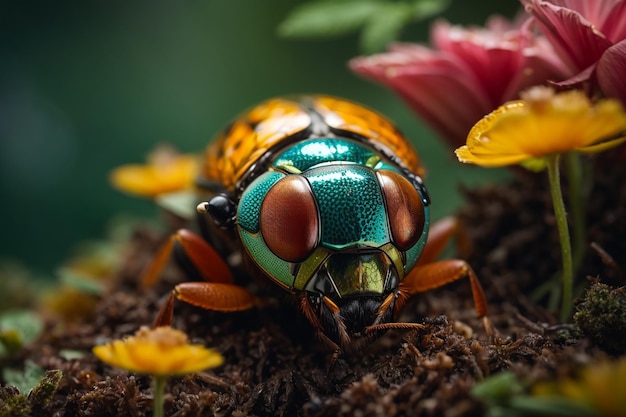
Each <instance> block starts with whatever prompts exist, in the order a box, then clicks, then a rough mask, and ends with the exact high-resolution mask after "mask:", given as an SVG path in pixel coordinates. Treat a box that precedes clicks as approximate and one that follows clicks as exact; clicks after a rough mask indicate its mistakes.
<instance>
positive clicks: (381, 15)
mask: <svg viewBox="0 0 626 417" xmlns="http://www.w3.org/2000/svg"><path fill="white" fill-rule="evenodd" d="M412 19H413V9H412V7H411V6H410V5H408V4H405V3H389V4H384V5H381V8H380V10H379V12H378V13H377V14H376V16H373V17H372V18H371V19H369V20H368V22H367V24H366V25H365V27H364V28H363V32H361V50H362V51H363V52H364V53H366V54H373V53H376V52H380V51H382V50H383V49H385V47H386V46H387V45H388V44H389V43H391V42H393V41H394V40H396V39H397V38H398V36H399V34H400V32H401V31H402V28H404V26H406V24H407V23H409V22H410V21H411V20H412Z"/></svg>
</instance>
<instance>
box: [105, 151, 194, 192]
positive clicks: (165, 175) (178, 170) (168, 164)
mask: <svg viewBox="0 0 626 417" xmlns="http://www.w3.org/2000/svg"><path fill="white" fill-rule="evenodd" d="M198 165H199V163H198V158H197V157H196V156H195V155H180V154H178V153H177V152H176V151H175V150H173V149H171V148H169V147H167V146H160V147H157V148H156V149H155V150H154V151H153V152H152V153H151V154H150V155H149V156H148V163H147V164H128V165H122V166H120V167H117V168H115V169H114V170H113V171H112V172H111V177H110V179H111V183H112V184H113V186H114V187H116V188H117V189H119V190H121V191H125V192H127V193H129V194H134V195H138V196H142V197H156V196H157V195H159V194H165V193H170V192H174V191H181V190H184V189H186V188H189V187H191V186H192V185H193V181H194V179H195V176H196V174H197V172H198Z"/></svg>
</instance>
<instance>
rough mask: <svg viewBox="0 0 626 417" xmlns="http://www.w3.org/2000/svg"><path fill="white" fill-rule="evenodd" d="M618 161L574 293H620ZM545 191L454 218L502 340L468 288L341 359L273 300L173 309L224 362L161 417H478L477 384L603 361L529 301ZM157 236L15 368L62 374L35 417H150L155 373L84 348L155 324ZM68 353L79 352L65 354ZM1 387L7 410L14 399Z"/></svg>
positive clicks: (512, 193) (541, 242)
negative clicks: (146, 273) (594, 281)
mask: <svg viewBox="0 0 626 417" xmlns="http://www.w3.org/2000/svg"><path fill="white" fill-rule="evenodd" d="M621 165H622V164H619V163H601V164H596V167H598V168H596V175H595V185H594V188H593V189H592V191H591V195H590V197H589V198H588V199H587V200H586V201H587V202H588V207H587V216H586V217H587V222H588V225H589V227H588V230H587V239H588V242H594V243H595V247H596V248H599V249H595V250H593V249H591V248H590V247H588V248H587V250H586V255H585V258H584V262H583V264H582V266H581V268H580V271H579V273H578V277H577V283H578V284H579V287H580V288H582V287H584V286H589V285H590V282H589V280H588V279H587V277H597V278H599V279H600V280H601V281H603V282H606V283H609V284H611V285H614V286H620V285H624V281H623V280H624V274H623V271H626V260H625V258H624V257H623V255H622V254H623V253H625V250H626V243H625V242H626V240H625V239H623V236H624V235H625V233H626V213H625V210H626V183H624V181H623V178H624V175H623V167H622V166H621ZM600 167H601V168H600ZM546 185H547V179H546V176H545V175H543V174H537V175H534V174H525V175H522V176H520V177H518V178H517V179H516V180H514V181H513V182H511V183H509V184H505V185H494V186H487V187H483V188H480V189H477V190H465V191H464V193H465V195H466V199H467V204H466V206H465V207H464V208H463V209H462V210H461V211H460V212H459V213H458V216H459V218H460V219H461V220H462V221H463V224H464V225H465V227H466V233H467V238H468V240H469V242H471V247H470V248H469V249H468V251H467V254H466V256H467V258H466V259H467V260H468V261H469V263H470V264H471V265H472V266H473V267H474V269H475V270H476V272H477V274H478V276H479V279H480V281H481V282H482V284H483V286H484V288H485V291H486V295H487V300H488V302H489V313H488V314H489V319H490V320H491V323H492V324H493V326H494V327H495V328H496V329H497V332H498V335H497V336H496V337H489V336H488V335H487V334H486V332H485V329H484V327H483V324H482V321H481V320H479V319H477V318H476V317H475V310H474V307H473V304H472V298H471V293H470V290H469V283H468V282H467V281H465V280H463V281H459V282H456V283H453V284H450V285H448V286H446V287H443V288H440V289H437V290H434V291H431V292H428V293H424V294H420V295H418V296H416V297H414V299H413V300H412V301H411V302H410V303H409V304H408V305H407V306H406V307H405V309H404V312H403V315H402V317H401V320H402V321H410V322H417V323H423V324H424V325H425V327H424V328H423V329H421V330H410V331H400V330H393V331H389V332H388V333H387V334H386V335H385V336H383V337H382V338H381V339H379V340H378V341H377V342H375V343H373V344H372V345H371V346H369V347H368V348H366V349H365V350H364V351H362V352H353V353H348V354H345V355H344V356H342V357H340V358H339V359H337V360H336V361H335V362H333V361H332V355H331V353H330V352H328V351H327V350H326V349H325V347H324V346H323V345H322V344H321V343H319V342H318V341H317V340H315V338H314V337H313V336H312V334H313V332H311V331H310V330H311V329H310V327H309V325H308V324H307V322H306V321H305V320H304V319H303V318H302V317H301V316H300V315H299V314H298V312H297V311H296V310H297V309H296V308H295V307H293V306H291V305H290V304H289V303H288V302H285V300H283V299H281V298H280V297H275V295H274V294H272V293H270V294H265V299H266V300H267V304H266V306H265V307H264V308H262V309H255V310H254V311H251V312H243V313H236V314H222V313H212V312H207V311H203V310H200V309H198V308H195V307H192V306H188V305H183V304H182V303H179V304H177V306H176V310H175V316H176V318H175V323H174V327H176V328H179V329H181V330H184V331H186V332H187V333H188V334H189V335H190V337H191V339H192V341H193V342H196V343H202V344H205V345H207V346H211V347H214V348H215V349H217V350H218V351H220V352H221V353H222V354H223V355H224V357H225V363H224V365H222V366H221V367H219V368H216V369H213V370H210V371H206V372H200V373H196V374H193V375H190V376H185V377H176V378H170V379H169V382H168V385H167V388H166V391H167V395H166V400H165V414H166V415H167V416H212V415H216V416H231V415H232V416H309V417H317V416H386V417H390V416H449V417H457V416H483V415H485V413H486V409H485V405H484V404H483V403H481V402H480V401H479V400H478V399H476V398H474V397H473V396H472V395H471V394H470V390H471V389H472V387H473V386H474V385H475V384H476V383H477V382H478V381H481V380H484V379H485V378H487V377H489V376H492V375H495V374H498V373H501V372H502V371H505V370H508V371H512V372H513V373H514V374H516V375H517V376H518V377H519V378H520V379H522V380H530V381H535V380H540V379H544V378H551V377H554V376H557V375H568V374H571V373H573V372H574V371H575V370H576V369H577V368H578V367H579V366H581V365H583V364H585V363H588V362H589V361H590V360H591V359H593V358H598V357H602V356H606V355H608V354H607V353H606V352H605V350H606V348H605V347H602V348H601V347H598V346H597V344H598V343H597V340H593V341H592V340H590V339H589V338H587V337H585V335H583V334H581V333H580V332H579V331H577V330H576V329H575V328H574V326H573V325H572V324H571V323H565V324H559V323H558V321H557V319H556V317H555V315H554V314H552V313H551V312H550V311H549V310H548V309H547V308H546V305H547V303H548V300H547V299H546V297H543V298H540V299H539V300H538V301H537V300H534V299H533V298H532V294H533V292H535V290H536V289H537V288H538V287H540V286H541V284H542V283H544V282H545V281H546V280H548V279H550V277H552V276H553V275H555V274H557V273H558V269H559V266H560V251H559V245H558V240H557V234H556V227H555V224H554V218H553V214H552V206H551V202H550V199H549V195H548V193H547V192H546ZM164 238H165V236H164V235H162V234H160V233H158V232H156V231H154V230H151V229H146V228H138V229H137V230H136V231H135V233H134V236H133V238H132V241H131V243H130V245H129V246H128V250H127V253H126V259H125V260H124V262H123V266H122V268H121V270H120V271H119V272H118V273H117V276H115V277H113V279H112V281H111V282H114V284H113V285H111V286H110V288H108V290H107V293H106V294H105V295H104V296H102V297H101V298H100V300H99V301H98V304H97V307H96V311H95V314H94V315H93V318H92V319H91V320H88V321H84V322H79V323H73V324H67V323H66V324H60V323H58V322H53V321H51V322H50V323H48V324H47V325H46V328H45V331H44V333H43V335H42V336H41V337H40V338H39V339H38V340H37V341H36V342H35V343H34V344H32V345H31V346H29V347H28V348H27V349H26V350H25V351H23V352H22V353H21V355H20V356H19V357H18V358H17V359H15V361H14V364H15V362H16V363H18V364H19V363H21V362H23V361H24V360H25V359H30V360H32V361H34V362H35V363H36V364H38V365H39V366H41V367H43V368H44V369H47V370H61V371H62V376H61V378H60V382H59V385H58V389H57V390H56V392H54V393H53V395H52V399H51V400H50V401H47V402H45V403H41V404H39V403H35V400H34V399H32V398H31V399H30V401H31V403H32V409H33V410H35V411H36V413H35V412H34V411H33V413H34V414H33V415H38V416H148V415H151V412H152V408H151V407H152V406H151V400H152V392H151V388H150V377H147V376H141V375H135V374H130V373H128V372H125V371H122V370H118V369H114V368H111V367H109V366H107V365H105V364H104V363H102V362H100V361H99V360H98V359H96V358H95V357H94V356H93V355H92V354H91V353H90V351H91V348H92V347H93V346H94V345H97V344H102V343H105V342H106V341H108V340H110V339H111V338H120V337H123V336H125V335H129V334H132V333H134V332H135V331H136V330H137V329H138V328H139V327H140V326H142V325H147V324H150V323H151V322H152V321H153V319H154V317H155V314H156V312H157V310H158V307H159V305H160V303H162V302H163V300H164V296H165V295H166V294H167V293H168V291H169V290H170V289H171V288H172V285H173V284H175V283H176V282H180V281H181V280H184V276H183V274H182V273H181V272H180V271H179V270H178V269H176V268H175V267H172V268H170V269H168V271H167V273H166V276H165V277H164V279H163V280H162V282H160V283H159V284H158V285H157V286H156V287H154V288H152V289H150V290H147V291H140V290H139V288H138V285H137V276H138V274H139V271H140V270H141V268H142V266H143V265H144V264H145V262H147V261H148V260H149V259H150V257H151V256H152V254H153V253H154V250H155V248H156V247H157V246H158V244H159V243H160V242H161V241H162V240H163V239H164ZM600 254H604V256H600ZM611 261H613V262H611ZM581 294H582V292H579V293H578V296H580V295H581ZM579 302H580V301H579ZM618 349H619V348H618ZM67 351H79V352H84V353H85V354H84V355H82V356H80V355H79V356H80V357H75V358H68V357H67V355H65V354H64V352H67ZM613 353H620V352H613ZM622 353H623V352H622ZM1 390H2V395H3V398H4V401H5V402H7V398H9V397H10V395H11V393H14V391H12V390H11V388H8V387H4V388H1ZM2 415H7V416H9V415H19V414H11V413H8V414H7V413H5V414H2Z"/></svg>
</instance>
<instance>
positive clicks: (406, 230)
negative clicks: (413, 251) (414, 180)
mask: <svg viewBox="0 0 626 417" xmlns="http://www.w3.org/2000/svg"><path fill="white" fill-rule="evenodd" d="M378 176H379V181H380V185H381V188H382V190H383V194H384V195H385V202H386V204H387V214H388V216H389V225H390V227H391V235H392V237H393V241H394V243H395V244H396V246H397V247H398V249H400V250H407V249H410V248H411V247H412V246H413V245H415V243H416V242H417V241H418V240H419V238H420V236H422V232H423V231H424V205H423V204H422V198H421V197H420V195H419V193H418V192H417V190H416V189H415V187H414V186H413V184H411V182H410V181H409V180H407V179H406V178H404V177H403V176H402V175H400V174H398V173H397V172H394V171H388V170H381V171H378Z"/></svg>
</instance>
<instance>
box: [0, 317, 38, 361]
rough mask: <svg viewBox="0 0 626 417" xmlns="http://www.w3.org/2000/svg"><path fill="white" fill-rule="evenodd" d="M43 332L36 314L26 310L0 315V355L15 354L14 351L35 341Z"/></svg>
mask: <svg viewBox="0 0 626 417" xmlns="http://www.w3.org/2000/svg"><path fill="white" fill-rule="evenodd" d="M42 330H43V322H42V320H41V317H39V315H38V314H37V313H34V312H32V311H28V310H12V311H6V312H4V313H2V314H1V315H0V334H1V335H2V336H1V337H0V342H2V344H1V345H0V348H2V349H0V355H3V354H7V353H8V354H13V353H16V352H15V349H18V350H19V349H21V348H22V347H23V346H25V345H27V344H29V343H30V342H32V341H33V340H35V339H36V338H37V337H38V336H39V334H41V331H42Z"/></svg>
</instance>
